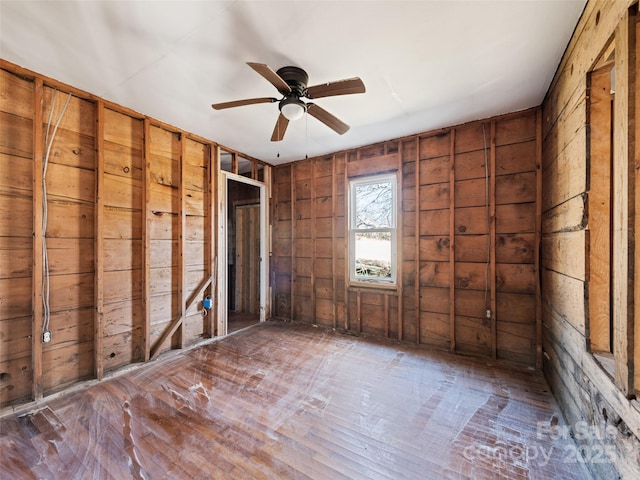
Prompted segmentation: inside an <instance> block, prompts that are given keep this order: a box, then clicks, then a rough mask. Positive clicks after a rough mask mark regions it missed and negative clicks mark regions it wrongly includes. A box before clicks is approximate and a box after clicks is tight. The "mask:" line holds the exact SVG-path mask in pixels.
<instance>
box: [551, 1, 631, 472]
mask: <svg viewBox="0 0 640 480" xmlns="http://www.w3.org/2000/svg"><path fill="white" fill-rule="evenodd" d="M632 3H633V2H631V1H609V2H605V1H590V2H588V4H587V6H586V9H585V11H584V13H583V15H582V18H581V19H580V21H579V23H578V25H577V27H576V30H575V32H574V35H573V38H572V40H571V42H570V44H569V46H568V47H567V50H566V52H565V54H564V57H563V59H562V62H561V64H560V66H559V68H558V71H557V73H556V75H555V78H554V80H553V82H552V85H551V87H550V89H549V92H548V93H547V96H546V98H545V100H544V103H543V119H544V121H543V140H544V143H543V202H542V207H543V217H542V225H543V232H542V233H543V237H542V271H541V273H542V308H543V348H544V372H545V375H546V377H547V379H548V381H549V383H550V385H551V387H552V389H553V391H554V394H555V396H556V398H557V399H558V401H559V403H560V405H561V406H562V408H563V410H564V412H565V414H566V416H567V418H568V420H569V423H570V425H572V427H573V428H574V431H573V435H574V436H575V438H576V440H577V441H578V442H579V443H580V444H581V447H580V448H581V450H582V451H583V452H585V460H586V461H587V462H588V464H589V466H590V468H591V469H592V470H593V471H594V473H595V474H596V476H597V477H598V478H618V475H620V476H621V477H622V478H634V479H635V478H640V440H639V438H640V406H639V405H638V401H637V399H635V396H636V395H637V393H638V392H639V391H640V348H639V346H640V315H639V313H640V309H639V308H638V307H639V306H640V298H639V292H640V290H638V283H640V282H638V281H637V274H636V273H635V272H637V271H640V269H639V267H640V263H639V261H640V257H639V256H638V250H637V249H638V245H640V243H639V242H636V241H635V236H636V235H637V233H634V232H637V231H638V212H640V209H638V205H639V203H638V201H639V200H640V195H638V193H637V181H638V180H637V174H636V171H637V170H638V168H639V167H640V160H639V159H638V147H637V145H638V138H639V137H640V135H639V131H640V129H639V125H640V122H639V121H638V113H639V111H640V106H639V103H638V102H639V99H640V96H639V95H638V88H639V87H638V83H637V82H638V80H637V79H638V77H640V74H639V70H638V64H639V62H638V61H637V52H638V51H639V45H640V43H639V42H638V37H640V33H638V32H639V31H640V30H639V28H638V23H637V15H636V16H635V18H634V9H635V8H637V4H636V7H634V8H632V9H631V10H629V7H631V5H632ZM612 40H613V42H614V44H615V70H616V72H615V77H616V78H615V80H616V81H615V100H614V105H613V110H614V111H615V122H614V123H613V124H612V126H613V132H614V133H613V147H614V152H613V153H612V154H611V159H612V160H611V162H612V164H613V183H612V184H609V182H607V184H608V185H606V187H607V188H611V190H612V196H611V198H612V201H613V205H612V210H611V214H610V213H609V211H608V207H607V208H606V209H605V211H602V209H601V208H600V205H604V202H605V200H602V199H601V198H600V197H596V193H595V192H594V191H592V189H593V188H594V186H595V185H596V184H600V183H601V182H596V180H597V178H596V177H594V175H602V172H601V171H599V170H596V167H597V166H598V163H597V162H599V161H600V160H601V159H598V158H596V157H595V156H594V148H599V147H597V146H596V138H592V136H591V133H593V132H595V129H594V126H593V125H592V124H591V123H590V122H591V121H595V111H592V112H591V113H592V116H591V117H589V109H590V107H589V105H590V102H592V101H593V98H595V95H591V93H594V94H595V93H596V92H590V90H589V84H588V77H589V72H590V71H592V70H593V69H594V68H596V67H597V66H598V61H599V59H600V58H601V56H602V55H603V52H605V50H606V49H607V48H608V45H609V43H610V41H612ZM607 80H608V79H607ZM605 95H606V101H607V102H610V100H609V96H610V95H609V88H607V91H606V92H605ZM605 140H606V145H607V147H608V144H609V141H610V139H609V138H606V139H605ZM598 142H599V144H601V143H602V141H601V139H600V140H598ZM605 156H606V158H605V159H604V161H605V162H606V164H607V167H608V164H609V156H610V155H609V153H608V152H607V153H606V154H605ZM607 175H608V174H607ZM611 185H612V187H611ZM606 201H607V202H608V201H609V200H608V199H606ZM609 221H610V222H611V226H610V225H609ZM603 223H604V224H605V229H606V232H604V235H605V237H607V241H608V237H609V236H610V237H611V241H612V248H611V250H610V251H611V253H612V263H610V262H609V260H607V262H606V268H607V269H608V268H609V267H611V276H609V271H608V270H607V271H606V272H604V271H603V270H602V265H597V264H596V263H595V262H594V257H593V255H595V252H596V251H597V250H599V249H600V248H602V246H603V245H605V244H603V243H601V241H602V232H601V231H600V230H599V229H598V231H596V226H597V224H599V225H602V224H603ZM606 245H607V246H606V247H604V248H606V250H609V248H608V244H606ZM606 254H607V256H608V255H609V251H607V252H606ZM634 257H635V259H634ZM603 273H605V274H606V278H605V283H606V284H608V285H607V286H609V285H610V286H611V288H612V289H613V291H614V295H613V296H612V297H611V298H609V296H608V294H606V292H603V291H593V288H592V286H593V285H592V283H593V284H594V285H595V281H596V277H597V276H598V275H600V276H602V274H603ZM598 281H599V282H600V285H602V279H600V280H598ZM634 289H635V291H634ZM591 291H592V293H593V294H592V295H590V292H591ZM602 293H605V295H606V297H605V300H604V302H605V305H604V307H605V308H604V310H602V309H599V310H598V311H597V312H596V311H595V308H594V306H595V303H594V301H595V297H596V294H602ZM634 297H635V298H634ZM590 298H591V302H590ZM603 311H604V315H605V316H606V317H607V318H606V319H605V320H606V321H607V322H609V315H613V324H614V331H612V332H611V333H612V338H613V341H614V346H613V352H612V354H611V355H609V356H608V360H607V359H606V358H603V359H602V361H598V360H597V359H596V357H595V356H594V355H593V354H592V352H591V348H592V347H593V348H594V351H595V349H596V348H600V349H601V348H602V347H598V346H597V345H594V343H593V341H594V337H593V335H594V331H593V330H592V328H591V327H592V326H593V325H594V322H596V321H599V320H597V319H598V318H599V317H601V316H602V314H603ZM610 312H613V314H611V313H610ZM634 328H635V331H634ZM607 337H608V334H607ZM605 340H608V339H605ZM605 343H606V344H607V345H608V343H609V342H608V341H606V342H605ZM634 345H635V347H634ZM634 348H635V350H634ZM607 365H608V366H607ZM578 429H581V432H582V433H581V432H580V430H578ZM585 432H586V433H585Z"/></svg>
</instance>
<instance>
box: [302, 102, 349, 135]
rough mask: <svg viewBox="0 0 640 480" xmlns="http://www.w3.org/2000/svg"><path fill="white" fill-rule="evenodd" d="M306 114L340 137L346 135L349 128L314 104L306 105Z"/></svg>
mask: <svg viewBox="0 0 640 480" xmlns="http://www.w3.org/2000/svg"><path fill="white" fill-rule="evenodd" d="M307 113H309V115H311V116H312V117H315V118H317V119H318V120H320V121H321V122H322V123H324V124H325V125H326V126H327V127H329V128H330V129H331V130H334V131H335V132H336V133H337V134H339V135H342V134H344V133H346V132H347V131H348V130H349V128H351V127H349V125H347V124H346V123H344V122H343V121H342V120H340V119H338V118H337V117H335V116H333V115H332V114H330V113H329V112H327V111H326V110H325V109H324V108H322V107H319V106H318V105H316V104H315V103H307Z"/></svg>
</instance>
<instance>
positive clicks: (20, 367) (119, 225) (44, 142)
mask: <svg viewBox="0 0 640 480" xmlns="http://www.w3.org/2000/svg"><path fill="white" fill-rule="evenodd" d="M0 64H1V67H2V68H1V69H0V133H1V135H0V259H1V260H2V263H1V265H2V266H1V267H0V290H1V293H0V298H1V301H0V332H2V336H1V338H2V347H1V348H2V351H1V353H0V403H1V404H2V406H3V407H5V406H7V405H15V404H19V403H22V402H24V401H27V400H29V399H40V398H42V396H43V395H48V394H50V393H53V392H57V391H60V390H62V389H64V388H66V387H67V386H70V385H73V384H75V383H78V382H80V381H82V380H84V379H89V378H98V379H100V378H101V377H102V376H103V375H104V374H105V373H109V372H111V371H113V370H116V369H120V368H122V367H125V366H127V365H130V364H132V363H135V362H141V361H146V360H149V358H150V356H151V355H150V353H151V346H152V345H151V343H152V342H151V341H152V339H153V340H155V339H157V338H158V337H159V336H160V335H163V334H164V333H165V332H166V331H167V330H166V327H167V326H168V325H170V324H171V325H172V324H173V323H174V322H175V321H176V317H178V322H177V323H178V327H179V328H178V330H177V331H178V334H179V335H177V336H176V338H175V342H174V343H173V344H171V343H167V344H165V345H161V347H162V350H167V349H169V348H172V346H177V347H181V346H183V345H186V344H188V343H194V342H197V341H199V340H200V339H202V338H203V337H204V336H212V335H213V334H214V333H215V332H214V330H213V321H212V320H211V317H209V318H208V319H207V320H205V319H203V317H202V315H201V313H200V311H201V304H200V302H199V300H201V298H197V299H196V298H195V297H196V296H198V295H201V296H203V295H204V294H211V295H212V296H213V297H216V296H217V291H216V288H215V287H210V283H211V282H210V279H211V275H212V274H213V273H214V268H215V265H216V260H215V248H216V245H215V238H214V234H215V233H216V232H217V220H216V219H215V218H214V217H215V214H214V206H215V198H216V195H215V192H214V190H213V188H212V185H216V184H217V183H216V182H215V181H212V178H213V177H215V175H216V172H215V170H216V168H218V165H217V160H216V159H215V158H214V157H213V155H212V151H213V150H214V149H215V148H218V147H217V146H216V145H214V144H212V143H211V142H209V141H207V140H205V139H202V138H199V137H197V136H195V135H191V134H189V133H187V132H183V131H180V130H178V129H175V128H174V127H171V126H168V125H164V124H162V123H161V122H158V121H156V120H153V119H149V118H145V117H144V116H143V115H141V114H137V113H136V112H132V111H130V110H128V109H126V108H124V107H121V106H118V105H114V104H112V103H110V102H107V101H106V100H102V99H100V98H97V97H95V96H93V95H91V94H88V93H86V92H82V91H81V90H78V89H75V88H73V87H70V86H66V85H63V84H62V83H60V82H57V81H55V80H52V79H48V78H46V77H43V76H41V75H39V74H36V73H34V72H29V71H26V70H24V69H22V68H20V67H18V66H16V65H13V64H10V63H8V62H5V61H4V60H0ZM69 92H71V94H70V96H69ZM67 100H68V101H67ZM65 105H66V107H65ZM56 125H58V127H57V129H56V128H55V126H56ZM54 129H55V136H54V135H53V132H54ZM45 158H47V159H48V162H46V176H45V177H44V181H43V175H42V173H43V167H44V164H45V161H44V160H45ZM216 158H217V157H216ZM243 158H246V159H247V160H248V161H250V162H252V165H253V170H254V171H255V175H256V176H257V175H258V174H261V175H262V176H263V178H265V179H267V180H268V179H269V178H270V174H269V172H268V171H265V169H268V168H269V167H268V166H266V165H265V164H262V163H261V162H259V161H257V160H255V159H250V158H249V157H247V156H246V155H245V156H243ZM214 160H215V163H214ZM257 163H260V164H261V166H262V168H261V169H259V168H258V167H257ZM43 186H46V193H47V201H46V220H47V222H46V224H43V218H45V215H44V214H45V210H44V208H43V198H44V190H43ZM289 218H291V217H289ZM43 238H46V251H47V254H48V262H47V264H48V273H49V275H48V278H50V289H49V291H50V295H49V300H50V302H49V305H50V307H51V317H50V325H49V327H48V328H49V329H50V330H51V334H52V341H51V342H50V343H43V342H42V339H43V331H42V330H43V324H44V322H45V315H44V312H45V308H44V306H43V298H46V292H47V289H46V287H43V279H46V278H47V275H46V271H45V270H43V265H45V261H44V255H43V250H44V243H43ZM203 284H206V288H205V290H206V292H205V291H203V290H200V288H201V285H203ZM187 300H189V302H190V303H189V305H187V304H186V301H187ZM196 300H198V301H196ZM187 307H188V308H187ZM44 326H45V327H46V325H44ZM178 337H179V338H178ZM157 350H158V351H159V350H160V348H158V349H157ZM158 351H156V353H158Z"/></svg>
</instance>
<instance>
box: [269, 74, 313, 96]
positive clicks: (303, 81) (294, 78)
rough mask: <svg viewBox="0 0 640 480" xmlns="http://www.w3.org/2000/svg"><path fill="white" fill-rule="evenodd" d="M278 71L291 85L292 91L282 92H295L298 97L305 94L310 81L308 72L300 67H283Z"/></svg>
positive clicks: (284, 93) (285, 93)
mask: <svg viewBox="0 0 640 480" xmlns="http://www.w3.org/2000/svg"><path fill="white" fill-rule="evenodd" d="M276 73H277V74H278V75H279V76H280V78H282V79H283V80H284V81H285V82H286V83H287V85H289V87H291V93H289V92H282V91H281V92H280V93H282V94H283V95H285V96H287V94H289V95H291V94H293V95H294V96H296V97H298V98H299V97H302V96H304V93H305V90H306V89H307V83H309V75H307V72H305V71H304V70H303V69H301V68H298V67H282V68H280V69H278V71H277V72H276Z"/></svg>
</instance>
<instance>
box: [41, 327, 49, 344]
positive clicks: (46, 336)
mask: <svg viewBox="0 0 640 480" xmlns="http://www.w3.org/2000/svg"><path fill="white" fill-rule="evenodd" d="M50 341H51V332H50V331H48V330H47V331H46V332H44V333H43V334H42V342H43V343H49V342H50Z"/></svg>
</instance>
